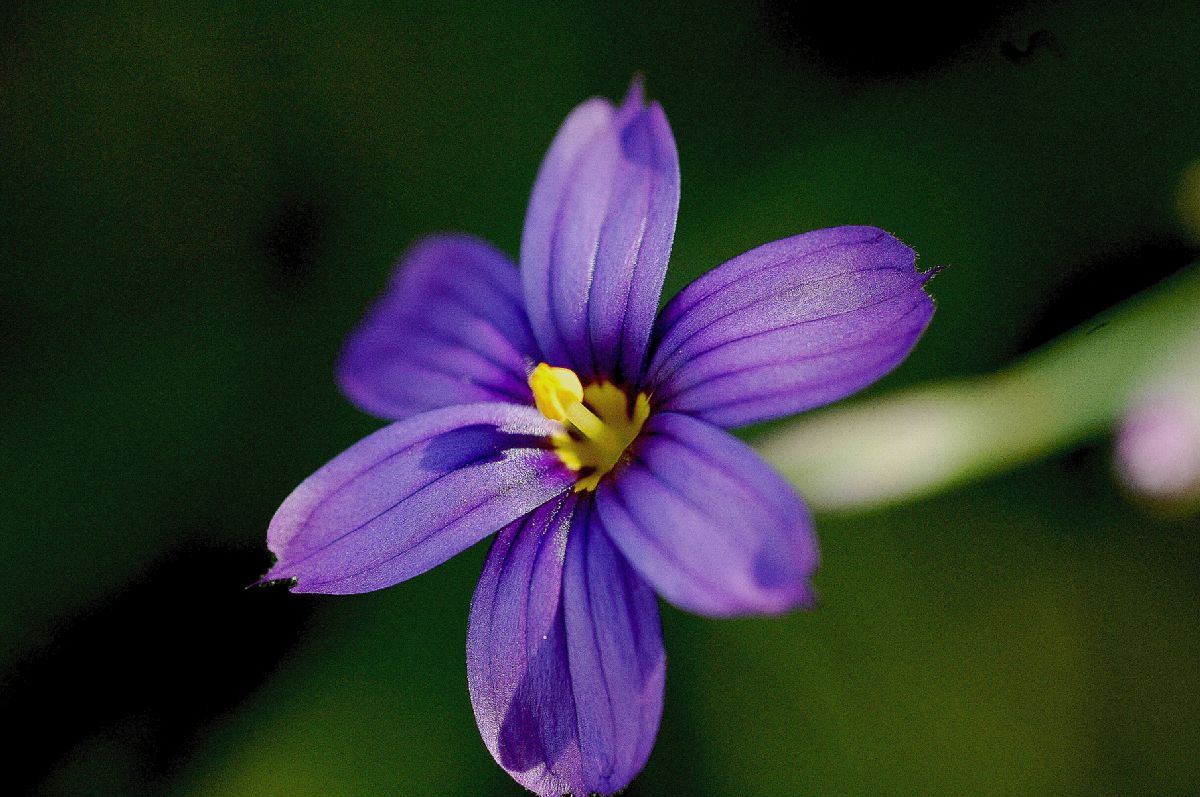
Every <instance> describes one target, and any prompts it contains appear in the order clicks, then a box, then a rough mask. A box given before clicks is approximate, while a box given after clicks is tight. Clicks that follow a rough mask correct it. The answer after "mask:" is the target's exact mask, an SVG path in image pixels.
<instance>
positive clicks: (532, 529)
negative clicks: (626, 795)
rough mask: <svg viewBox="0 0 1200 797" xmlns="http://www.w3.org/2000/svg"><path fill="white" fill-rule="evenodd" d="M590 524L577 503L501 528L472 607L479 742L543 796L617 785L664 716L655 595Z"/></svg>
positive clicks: (470, 667)
mask: <svg viewBox="0 0 1200 797" xmlns="http://www.w3.org/2000/svg"><path fill="white" fill-rule="evenodd" d="M595 520H596V518H595V515H594V512H593V510H592V506H591V502H590V500H588V499H578V498H577V497H576V496H575V495H574V494H572V495H568V496H565V497H563V498H561V499H558V500H555V501H551V502H550V503H548V504H546V505H545V506H543V507H542V508H541V509H539V510H537V511H536V512H534V513H532V514H531V515H530V516H529V517H527V518H525V519H524V520H523V521H519V522H517V523H513V524H512V525H510V526H508V527H507V528H505V529H504V530H503V531H501V532H500V535H499V536H498V537H497V538H496V542H495V543H494V545H493V546H492V550H491V552H490V553H489V554H488V560H487V563H486V564H485V565H484V570H483V575H482V576H481V577H480V580H479V586H478V587H477V588H476V591H475V598H474V600H473V601H472V603H471V620H470V629H469V631H468V635H467V674H468V682H469V686H470V690H471V702H472V704H473V705H474V708H475V718H476V720H477V721H478V723H479V730H480V733H481V734H482V735H483V739H484V742H485V744H486V745H487V748H488V750H489V751H491V753H492V755H493V756H494V757H495V759H496V761H497V762H498V763H499V764H500V765H501V766H502V767H504V769H506V770H507V771H508V772H509V774H511V775H512V776H513V778H514V779H516V781H517V782H518V783H520V784H521V785H522V786H524V787H526V788H528V789H531V790H532V791H535V792H537V793H538V794H540V795H543V797H551V796H553V797H557V796H558V795H562V794H568V793H570V794H574V795H580V796H581V797H582V795H587V794H592V793H594V792H599V793H600V794H611V793H613V792H615V791H617V790H619V789H621V788H624V787H625V786H626V785H627V784H628V783H629V781H630V780H632V778H633V777H634V775H636V774H637V773H638V772H639V771H640V770H641V768H642V766H643V765H644V764H645V762H646V759H647V757H648V756H649V755H650V748H651V747H652V746H653V744H654V737H655V735H656V733H657V730H658V722H659V718H660V716H661V713H662V699H663V684H664V676H665V666H666V658H665V654H664V652H663V646H662V633H661V629H660V627H659V619H658V605H657V603H656V601H655V598H654V593H653V592H652V591H651V590H650V588H649V587H648V586H647V585H646V584H645V582H643V581H642V580H641V578H640V577H639V576H638V575H637V574H636V573H634V572H633V571H632V570H631V569H630V568H629V566H628V565H627V564H626V563H625V560H624V559H623V558H622V556H621V554H620V553H619V552H618V551H616V549H614V548H613V546H612V544H611V543H610V542H609V540H608V538H607V537H606V536H605V534H604V532H603V530H602V529H601V528H599V527H598V526H596V525H595Z"/></svg>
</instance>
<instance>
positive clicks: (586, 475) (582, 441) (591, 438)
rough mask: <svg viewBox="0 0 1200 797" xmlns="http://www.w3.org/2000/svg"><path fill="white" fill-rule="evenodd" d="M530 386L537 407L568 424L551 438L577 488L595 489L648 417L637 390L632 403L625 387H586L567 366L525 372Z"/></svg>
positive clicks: (647, 401) (647, 405)
mask: <svg viewBox="0 0 1200 797" xmlns="http://www.w3.org/2000/svg"><path fill="white" fill-rule="evenodd" d="M529 387H530V388H531V389H532V390H533V401H534V403H535V404H537V408H538V411H539V412H541V413H542V415H545V416H546V417H547V418H549V419H550V420H552V421H561V422H562V423H563V424H565V425H566V427H567V431H566V432H565V433H562V434H556V435H554V436H553V437H552V438H551V440H552V441H553V443H554V450H555V451H556V452H557V453H558V457H559V459H561V460H562V461H563V464H564V465H566V466H567V467H568V468H570V469H571V470H573V471H575V472H576V473H578V474H579V480H578V481H576V482H575V491H576V492H582V491H584V490H595V489H596V485H598V484H599V483H600V479H601V477H603V476H604V474H606V473H608V472H609V471H610V470H612V469H613V468H614V467H615V466H616V464H617V463H618V462H619V461H620V460H621V455H622V454H624V453H625V449H626V448H628V447H629V444H630V443H632V442H633V441H634V439H635V438H637V436H638V432H640V431H641V430H642V424H644V423H645V422H646V418H648V417H649V416H650V399H649V398H648V397H647V396H646V394H645V393H638V395H637V398H636V399H635V400H634V402H633V406H632V407H630V403H629V398H628V397H627V396H626V395H625V391H624V390H622V389H621V388H619V387H617V386H616V385H614V384H613V383H612V382H595V383H593V384H590V385H588V386H587V387H584V386H583V384H582V383H581V382H580V381H579V377H578V376H576V375H575V372H574V371H572V370H571V369H569V368H555V367H553V366H550V365H547V364H546V363H541V364H540V365H538V367H537V368H534V369H533V373H531V374H530V375H529Z"/></svg>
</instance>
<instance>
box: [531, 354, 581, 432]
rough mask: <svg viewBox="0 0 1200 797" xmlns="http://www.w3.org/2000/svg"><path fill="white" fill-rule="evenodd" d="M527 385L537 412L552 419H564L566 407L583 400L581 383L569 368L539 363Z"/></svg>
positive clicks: (565, 417)
mask: <svg viewBox="0 0 1200 797" xmlns="http://www.w3.org/2000/svg"><path fill="white" fill-rule="evenodd" d="M529 387H530V389H531V390H533V403H534V404H536V405H537V408H538V412H540V413H541V414H542V415H545V416H546V417H547V418H549V419H550V420H552V421H565V420H566V419H567V407H569V406H571V405H572V404H578V403H579V402H581V401H583V385H582V384H581V383H580V382H579V377H578V376H576V375H575V372H574V371H572V370H571V369H570V368H555V367H554V366H551V365H546V363H541V364H539V365H538V367H537V368H534V369H533V373H531V374H530V375H529Z"/></svg>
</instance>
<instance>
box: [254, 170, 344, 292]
mask: <svg viewBox="0 0 1200 797" xmlns="http://www.w3.org/2000/svg"><path fill="white" fill-rule="evenodd" d="M330 221H331V203H330V202H329V201H328V200H327V199H325V198H323V197H321V196H320V195H318V194H317V193H316V192H313V191H301V190H292V191H288V192H285V193H284V194H283V195H282V196H281V197H280V199H279V200H278V202H277V205H276V209H275V212H274V214H273V215H272V216H271V217H270V218H269V219H268V222H267V225H266V229H265V232H264V233H263V239H262V249H263V254H264V255H265V256H266V257H265V261H266V264H267V278H268V280H269V282H270V284H271V286H272V287H273V288H274V289H276V290H278V291H290V290H296V289H298V288H301V287H302V286H303V285H304V283H305V282H306V281H307V280H308V278H309V277H310V275H311V274H312V270H313V266H314V265H315V264H316V262H317V258H318V257H319V255H320V252H321V247H322V245H323V244H324V242H325V239H326V236H327V234H328V230H329V225H330Z"/></svg>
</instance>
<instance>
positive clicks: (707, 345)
mask: <svg viewBox="0 0 1200 797" xmlns="http://www.w3.org/2000/svg"><path fill="white" fill-rule="evenodd" d="M915 260H916V255H915V254H914V253H913V251H912V250H911V249H909V248H908V247H907V246H905V245H904V244H903V243H901V242H900V241H898V240H897V239H895V238H893V237H892V236H891V235H888V234H887V233H886V232H884V231H883V230H879V229H876V228H874V227H836V228H833V229H829V230H817V231H816V232H810V233H805V234H804V235H798V236H796V237H794V238H787V239H784V240H782V241H776V242H774V243H770V244H767V245H765V246H760V247H758V248H757V249H753V250H751V251H749V252H746V253H745V254H743V255H740V256H739V257H736V258H734V259H733V260H730V261H729V262H728V263H725V264H724V265H722V266H720V267H719V268H717V269H714V270H713V271H711V272H709V273H708V274H706V275H705V276H703V277H701V278H700V279H698V280H696V281H695V282H693V283H692V284H691V285H689V286H688V287H687V288H685V289H684V290H683V291H682V292H680V294H679V295H678V296H676V297H675V298H674V299H673V300H672V301H671V302H670V303H669V304H668V305H667V307H666V308H665V309H664V310H663V314H662V317H661V318H660V319H659V326H658V331H657V338H658V347H657V349H656V351H655V354H654V359H653V361H652V363H651V365H650V368H649V372H648V373H649V376H648V379H647V382H648V384H649V385H650V387H651V389H652V390H653V394H654V399H655V402H656V403H657V404H658V405H659V406H662V407H665V408H667V409H670V410H674V411H677V412H685V413H687V414H689V415H693V416H695V417H697V418H701V419H703V420H706V421H709V422H710V423H715V424H718V425H720V426H725V427H732V426H742V425H745V424H748V423H755V422H757V421H763V420H767V419H769V418H777V417H780V416H783V415H791V414H793V413H797V412H801V411H802V410H807V409H811V408H813V407H817V406H820V405H822V404H827V403H829V402H831V401H835V400H837V399H839V398H842V397H844V396H847V395H849V394H851V393H854V392H855V391H857V390H861V389H862V388H864V387H866V386H867V385H869V384H871V383H872V382H874V381H875V380H877V379H879V378H880V377H882V376H883V375H884V374H886V373H887V372H889V371H891V370H892V369H893V368H895V367H896V366H897V365H899V364H900V362H901V361H902V360H904V358H905V357H906V356H908V353H909V352H910V351H911V350H912V348H913V346H914V345H916V342H917V339H918V338H919V337H920V336H921V333H922V332H924V330H925V327H926V326H927V325H928V324H929V319H930V318H931V317H932V315H933V300H932V299H930V298H929V296H928V294H926V293H925V290H924V287H923V286H924V284H925V282H926V281H928V279H929V277H930V274H929V273H925V274H922V273H921V272H918V271H917V270H916V268H915V265H914V263H915Z"/></svg>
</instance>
